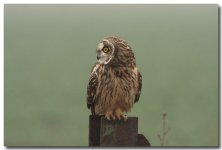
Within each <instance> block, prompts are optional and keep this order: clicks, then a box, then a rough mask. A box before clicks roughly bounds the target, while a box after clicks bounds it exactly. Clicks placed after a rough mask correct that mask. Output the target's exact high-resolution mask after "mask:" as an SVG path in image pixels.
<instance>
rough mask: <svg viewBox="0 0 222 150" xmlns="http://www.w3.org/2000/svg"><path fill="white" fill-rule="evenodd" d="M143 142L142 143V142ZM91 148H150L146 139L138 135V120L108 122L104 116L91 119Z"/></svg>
mask: <svg viewBox="0 0 222 150" xmlns="http://www.w3.org/2000/svg"><path fill="white" fill-rule="evenodd" d="M141 140H142V141H141ZM89 146H114V147H120V146H125V147H131V146H150V144H149V142H148V141H147V140H146V138H145V137H144V136H143V135H142V136H141V134H138V118H137V117H128V119H127V121H124V120H107V119H106V118H105V117H104V116H97V115H91V116H90V117H89Z"/></svg>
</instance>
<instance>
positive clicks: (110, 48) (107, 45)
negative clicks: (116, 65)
mask: <svg viewBox="0 0 222 150" xmlns="http://www.w3.org/2000/svg"><path fill="white" fill-rule="evenodd" d="M114 50H115V48H114V45H113V44H112V43H111V42H109V41H108V40H103V41H102V42H101V43H99V44H98V46H97V49H96V52H97V60H98V62H99V63H100V64H108V63H109V62H110V61H111V60H112V58H113V53H114Z"/></svg>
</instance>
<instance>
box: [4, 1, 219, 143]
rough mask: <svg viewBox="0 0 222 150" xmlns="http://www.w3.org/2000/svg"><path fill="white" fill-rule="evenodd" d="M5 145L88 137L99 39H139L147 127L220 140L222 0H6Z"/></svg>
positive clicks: (177, 137) (192, 139)
mask: <svg viewBox="0 0 222 150" xmlns="http://www.w3.org/2000/svg"><path fill="white" fill-rule="evenodd" d="M4 15H5V17H4V31H5V33H4V42H5V45H4V48H5V54H4V55H5V60H4V61H5V62H4V65H5V71H4V74H5V85H4V86H5V88H4V89H5V94H4V96H5V107H4V108H5V110H4V111H5V118H4V124H5V129H4V131H5V134H4V139H5V145H7V146H21V145H22V146H24V145H27V146H35V145H42V146H52V145H53V146H73V145H74V146H87V145H88V116H89V114H90V111H89V110H87V108H86V86H87V82H88V78H89V74H90V70H91V67H92V65H93V64H94V63H95V62H96V54H95V48H96V46H97V43H98V42H99V41H100V40H101V39H102V38H103V37H104V36H107V35H118V36H120V37H122V38H124V39H125V40H126V41H127V42H128V43H129V44H130V45H131V47H132V48H133V51H134V53H135V56H136V59H137V66H138V68H139V69H140V71H141V72H142V75H143V89H142V95H141V98H140V101H139V103H137V104H136V105H135V106H134V109H133V110H132V112H130V113H129V114H128V115H129V116H138V117H139V132H140V133H143V134H144V135H145V136H146V137H147V138H148V139H149V140H150V142H151V144H152V145H153V146H159V145H160V143H159V140H158V138H157V134H158V133H159V132H160V131H161V129H162V128H161V114H162V112H167V113H168V116H167V119H168V122H167V123H168V126H169V127H170V128H171V131H170V132H169V134H168V136H167V139H168V143H169V144H168V145H169V146H217V145H218V134H219V133H218V132H219V130H218V128H219V127H218V123H219V122H218V112H219V110H218V107H219V105H218V6H217V5H5V12H4Z"/></svg>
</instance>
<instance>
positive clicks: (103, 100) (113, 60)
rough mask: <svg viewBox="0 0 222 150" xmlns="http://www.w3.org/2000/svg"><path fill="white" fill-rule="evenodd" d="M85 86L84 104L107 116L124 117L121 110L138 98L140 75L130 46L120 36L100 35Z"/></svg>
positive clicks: (96, 112)
mask: <svg viewBox="0 0 222 150" xmlns="http://www.w3.org/2000/svg"><path fill="white" fill-rule="evenodd" d="M96 53H97V60H98V62H97V63H96V64H95V65H94V66H93V68H92V71H91V75H90V79H89V83H88V87H87V107H88V108H90V109H91V112H92V114H95V115H105V117H106V118H107V119H116V118H118V119H121V118H123V119H124V120H126V116H125V113H126V112H128V111H130V110H131V108H132V107H133V104H134V103H135V102H138V101H139V97H140V93H141V88H142V76H141V74H140V72H139V70H138V69H137V68H136V61H135V57H134V53H133V52H132V49H131V47H130V46H129V45H128V44H127V43H126V42H125V41H124V40H122V39H121V38H118V37H107V38H104V39H103V40H102V41H101V42H100V43H99V44H98V46H97V49H96Z"/></svg>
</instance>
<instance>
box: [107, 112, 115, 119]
mask: <svg viewBox="0 0 222 150" xmlns="http://www.w3.org/2000/svg"><path fill="white" fill-rule="evenodd" d="M105 118H106V119H107V120H110V119H113V120H115V119H116V117H115V116H114V115H113V112H112V111H107V112H106V113H105Z"/></svg>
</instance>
